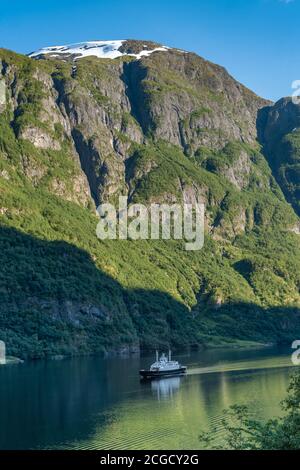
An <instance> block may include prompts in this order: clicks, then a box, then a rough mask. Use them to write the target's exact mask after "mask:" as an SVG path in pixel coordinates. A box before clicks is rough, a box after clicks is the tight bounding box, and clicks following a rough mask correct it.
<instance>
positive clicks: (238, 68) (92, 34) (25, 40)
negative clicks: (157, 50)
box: [0, 0, 300, 100]
mask: <svg viewBox="0 0 300 470" xmlns="http://www.w3.org/2000/svg"><path fill="white" fill-rule="evenodd" d="M0 7H1V10H0V47H5V48H8V49H12V50H15V51H17V52H21V53H29V52H31V51H33V50H36V49H38V48H40V47H43V46H50V45H58V44H67V43H73V42H80V41H86V40H93V39H124V38H134V39H152V40H154V41H157V42H161V43H163V44H166V45H169V46H175V47H179V48H182V49H186V50H190V51H194V52H196V53H198V54H199V55H201V56H203V57H205V58H206V59H209V60H212V61H213V62H216V63H218V64H220V65H224V66H225V67H226V68H227V70H228V71H229V72H230V73H231V74H232V75H233V76H234V77H235V78H236V79H238V80H239V81H241V82H242V83H244V84H245V85H247V86H248V87H250V88H251V89H253V90H254V91H255V92H256V93H258V94H259V95H261V96H264V97H266V98H270V99H273V100H277V99H279V98H280V97H282V96H285V95H289V94H291V91H292V90H291V82H292V81H293V80H297V79H300V60H299V52H298V50H299V47H298V45H300V28H299V18H300V0H181V1H178V0H172V1H170V0H151V1H149V0H148V1H147V2H144V1H142V0H105V1H104V0H85V1H78V0H72V1H70V0H59V1H58V0H52V1H49V0H37V1H32V0H26V1H25V0H22V1H20V0H15V1H14V2H12V1H11V0H9V1H8V0H0Z"/></svg>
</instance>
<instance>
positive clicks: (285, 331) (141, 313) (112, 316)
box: [0, 227, 300, 358]
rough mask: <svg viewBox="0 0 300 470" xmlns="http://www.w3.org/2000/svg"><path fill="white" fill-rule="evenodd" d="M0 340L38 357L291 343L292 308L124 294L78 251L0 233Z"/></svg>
mask: <svg viewBox="0 0 300 470" xmlns="http://www.w3.org/2000/svg"><path fill="white" fill-rule="evenodd" d="M0 253H1V273H0V292H1V300H0V339H2V340H4V341H5V342H6V343H7V348H8V354H12V355H16V356H19V357H23V358H27V357H30V358H39V357H45V356H53V355H56V354H88V353H106V352H109V351H120V350H125V351H130V350H136V349H137V348H138V347H139V345H140V346H141V347H142V348H143V349H152V348H155V347H167V346H169V345H171V346H172V347H173V348H179V347H185V346H193V345H194V346H206V345H209V346H221V345H225V344H226V343H228V344H232V343H233V342H235V344H236V343H237V342H240V341H258V342H277V343H283V342H287V341H291V340H294V339H296V338H297V337H299V336H300V314H299V310H298V309H297V308H296V307H295V308H292V307H291V308H289V307H281V308H279V307H276V308H275V307H274V308H269V309H263V308H261V307H259V306H257V305H253V304H246V303H245V304H224V305H221V306H217V307H216V305H209V304H207V305H201V307H200V306H199V305H198V306H195V308H194V309H193V310H192V311H190V310H189V309H188V308H187V307H186V306H185V305H184V304H182V303H180V302H178V301H177V300H175V299H174V298H173V297H172V296H170V295H169V294H167V293H165V292H160V291H153V290H145V289H124V288H123V287H122V286H121V285H120V284H119V283H118V282H117V281H116V280H114V279H112V278H111V277H109V276H108V275H107V274H105V273H103V272H102V271H101V270H100V269H98V268H97V266H96V265H95V264H94V262H93V260H92V258H91V257H90V255H89V254H88V253H86V252H85V251H84V250H81V249H79V248H77V247H75V246H74V245H71V244H68V243H66V242H62V241H52V242H50V241H45V240H41V239H38V238H35V237H33V236H31V235H28V234H24V233H21V232H20V231H18V230H16V229H13V228H8V227H1V228H0Z"/></svg>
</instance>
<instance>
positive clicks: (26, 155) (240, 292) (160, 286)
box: [0, 41, 300, 357]
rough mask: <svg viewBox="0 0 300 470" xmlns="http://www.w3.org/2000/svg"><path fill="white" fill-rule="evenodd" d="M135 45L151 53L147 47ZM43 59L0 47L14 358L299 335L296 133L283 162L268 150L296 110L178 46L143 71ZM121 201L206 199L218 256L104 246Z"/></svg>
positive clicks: (7, 323)
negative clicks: (112, 208) (276, 130)
mask: <svg viewBox="0 0 300 470" xmlns="http://www.w3.org/2000/svg"><path fill="white" fill-rule="evenodd" d="M142 43H143V41H142ZM152 44H153V46H152V47H153V49H155V46H156V43H152ZM127 47H128V48H130V51H133V53H138V51H139V49H138V48H139V47H140V42H139V41H136V42H135V41H131V43H130V44H128V45H127ZM126 51H127V50H126ZM126 51H125V52H126ZM40 59H43V60H35V59H31V58H28V57H25V56H22V55H17V54H15V53H13V52H9V51H5V50H0V71H1V79H0V84H1V83H2V84H4V85H3V86H4V87H5V96H6V100H5V102H4V103H1V101H0V201H1V203H0V217H1V227H2V229H1V232H0V242H1V246H2V254H3V259H4V260H5V263H4V264H3V275H2V277H1V278H0V290H1V292H2V293H3V295H2V302H1V305H0V333H1V336H2V337H4V338H5V340H6V342H7V344H8V349H9V350H11V351H12V352H13V353H14V354H18V355H20V356H22V357H25V356H28V357H41V356H45V355H53V354H56V353H58V354H60V353H63V354H78V353H87V352H96V351H102V352H105V351H106V352H107V351H108V350H109V349H121V350H122V349H124V348H125V349H126V348H129V349H130V348H133V349H135V348H138V347H141V348H151V347H154V346H156V345H163V346H167V345H172V346H173V347H180V346H187V345H189V344H193V345H198V346H200V347H206V346H211V345H214V346H217V345H225V344H249V343H251V342H252V343H253V342H255V341H257V342H260V343H261V342H264V341H265V342H268V343H269V342H282V341H289V340H290V339H294V335H295V334H296V332H297V331H300V326H299V286H300V279H299V272H300V269H299V268H300V252H299V251H300V250H299V238H298V237H299V235H298V234H299V232H300V230H299V229H298V228H299V217H298V216H297V213H296V212H297V201H299V197H298V193H297V188H296V187H295V184H294V183H293V184H292V185H291V179H285V180H283V179H281V176H282V170H281V168H282V166H285V160H284V159H285V158H287V159H290V158H291V159H292V161H293V163H290V161H289V160H288V161H287V162H286V163H287V165H288V171H289V172H290V173H284V174H287V175H288V176H289V178H290V174H292V175H295V176H296V179H297V178H298V177H297V174H298V173H297V168H298V167H297V165H298V163H297V158H298V156H297V155H298V153H297V152H298V150H297V148H298V147H297V139H296V141H295V136H297V135H298V134H297V132H298V131H295V132H294V133H293V139H294V140H293V145H292V146H291V145H290V144H289V143H288V144H285V143H284V145H288V152H287V153H286V154H283V153H280V164H278V165H277V164H276V165H275V166H274V165H273V163H272V162H273V155H276V154H277V153H276V152H278V150H277V142H275V143H274V142H272V141H271V140H270V135H271V136H272V135H273V131H272V129H273V127H274V125H279V123H280V119H284V113H286V112H290V111H289V110H288V109H286V108H285V107H283V108H282V109H281V107H280V105H277V106H279V111H278V110H277V109H276V104H275V105H274V106H270V102H269V101H268V100H264V99H262V98H260V97H257V96H256V95H255V94H254V93H252V92H251V91H250V90H248V89H247V88H246V87H244V86H243V85H241V84H239V83H238V82H236V81H235V80H234V79H233V78H232V77H231V76H230V75H229V74H228V73H227V72H226V70H225V69H224V68H223V67H220V66H218V65H216V64H212V63H211V62H209V61H206V60H205V59H202V58H201V57H199V56H197V55H196V54H193V53H182V52H179V51H177V50H174V49H167V50H165V51H155V52H154V53H152V54H149V55H147V56H143V57H141V58H140V59H139V60H135V59H136V58H135V57H130V56H128V55H124V56H123V55H122V56H120V57H117V58H115V59H113V60H107V59H105V60H103V59H101V58H96V57H83V58H81V59H80V60H76V67H74V62H73V60H70V61H69V60H65V59H66V57H64V56H63V60H61V58H60V59H57V58H47V57H46V55H44V56H41V57H40ZM287 108H289V106H287ZM274 109H275V114H276V113H277V114H276V116H277V119H276V120H274V119H273V118H272V111H273V110H274ZM297 109H298V108H297ZM281 115H283V117H281ZM292 119H293V120H295V118H294V117H293V118H292ZM297 122H298V121H297ZM297 122H296V124H297ZM296 127H297V126H296ZM288 131H289V129H287V132H288ZM286 136H287V138H288V142H289V139H290V137H289V133H288V134H286V135H285V134H284V133H283V135H282V137H281V140H282V139H285V137H286ZM268 143H269V144H270V145H271V148H272V150H271V151H270V150H268V148H269V147H268ZM279 144H280V145H281V142H279ZM274 146H275V147H276V148H275V147H274ZM273 147H274V148H273ZM284 148H285V147H284ZM285 155H287V156H286V157H285ZM276 161H279V160H278V158H277V157H276ZM291 165H293V168H292V169H291ZM286 181H287V184H286ZM292 182H293V180H292ZM120 194H122V195H126V196H127V197H128V198H129V200H130V202H143V203H145V204H148V203H151V202H189V203H194V202H203V203H205V205H206V242H205V248H204V249H203V250H200V251H199V252H197V253H193V254H190V253H186V252H184V250H183V246H182V243H181V242H180V241H169V242H167V241H137V242H133V241H130V240H128V241H124V243H123V242H117V243H116V242H114V241H113V240H111V241H103V242H101V241H99V240H98V239H97V238H96V235H95V229H96V224H97V219H96V216H95V206H97V205H98V204H99V203H101V202H111V203H115V202H116V201H117V198H118V196H119V195H120ZM290 202H291V203H292V204H293V207H294V209H293V208H292V206H291V204H290ZM295 211H296V212H295ZM28 237H31V238H28ZM60 242H61V244H62V245H60ZM14 245H15V246H17V247H18V249H17V250H15V251H14V250H13V247H14ZM52 247H53V248H52ZM61 247H62V248H61ZM84 253H85V254H84ZM64 260H68V263H69V265H70V266H71V267H72V269H70V270H67V272H65V273H64V269H63V266H64ZM33 266H34V268H33ZM93 266H94V268H93ZM12 268H13V269H12ZM83 273H85V278H86V279H85V278H84V276H83ZM64 274H65V276H64ZM13 286H15V287H14V288H13ZM91 286H94V287H93V288H91ZM154 292H155V293H156V294H155V295H154V294H153V293H154ZM275 311H276V312H278V314H277V315H276V314H275ZM264 312H265V313H264ZM264 315H267V319H266V318H264ZM43 321H44V325H43ZM236 322H238V324H239V325H240V327H239V328H238V325H237V327H234V328H233V324H235V323H236ZM262 325H264V327H263V330H264V331H260V329H261V328H262ZM22 331H24V333H22ZM150 331H151V332H152V334H150V333H149V332H150ZM247 342H248V343H247Z"/></svg>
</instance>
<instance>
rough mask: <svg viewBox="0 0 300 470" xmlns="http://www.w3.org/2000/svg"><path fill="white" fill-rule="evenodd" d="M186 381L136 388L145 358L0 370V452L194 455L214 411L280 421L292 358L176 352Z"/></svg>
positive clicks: (265, 352)
mask: <svg viewBox="0 0 300 470" xmlns="http://www.w3.org/2000/svg"><path fill="white" fill-rule="evenodd" d="M176 359H178V360H179V361H180V362H182V363H183V364H186V365H187V366H188V367H189V370H188V374H187V375H186V376H184V377H173V378H166V379H160V380H157V381H152V382H147V383H142V382H140V380H139V377H138V370H139V369H140V368H144V367H147V366H149V364H151V362H153V357H152V356H151V357H149V356H148V357H141V358H139V357H130V358H110V359H102V358H98V357H83V358H74V359H63V360H60V361H39V362H32V363H24V364H20V365H10V366H2V367H0V448H1V449H38V448H52V449H199V448H201V443H200V442H199V440H198V435H199V433H200V431H202V430H204V429H208V428H209V426H217V429H218V432H217V435H216V442H221V440H222V438H223V430H222V426H221V423H220V420H221V417H222V411H223V410H224V409H225V408H227V407H228V406H230V405H232V404H235V403H238V404H241V403H243V404H245V403H247V404H249V405H250V406H251V409H252V410H253V412H254V414H256V415H257V416H258V417H260V418H271V417H274V416H278V415H279V414H280V407H279V402H280V401H281V400H282V399H283V398H284V397H285V394H286V388H287V386H288V382H289V377H290V375H291V373H292V372H293V367H291V366H292V362H291V351H290V350H281V349H273V348H268V349H251V350H210V351H205V352H192V353H181V354H177V355H176Z"/></svg>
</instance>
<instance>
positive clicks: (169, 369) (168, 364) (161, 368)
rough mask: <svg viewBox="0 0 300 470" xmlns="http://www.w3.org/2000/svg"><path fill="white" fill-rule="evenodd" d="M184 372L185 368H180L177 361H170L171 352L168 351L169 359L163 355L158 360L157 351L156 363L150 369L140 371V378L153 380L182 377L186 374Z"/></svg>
mask: <svg viewBox="0 0 300 470" xmlns="http://www.w3.org/2000/svg"><path fill="white" fill-rule="evenodd" d="M186 370H187V368H186V366H182V365H181V364H179V362H178V361H172V360H171V351H169V357H167V356H166V355H165V354H164V353H163V354H162V355H161V356H160V358H158V351H156V361H155V362H154V363H153V364H152V365H151V366H150V369H148V370H145V369H141V370H140V376H141V377H142V378H143V379H154V378H158V377H166V376H173V375H182V374H185V373H186Z"/></svg>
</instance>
